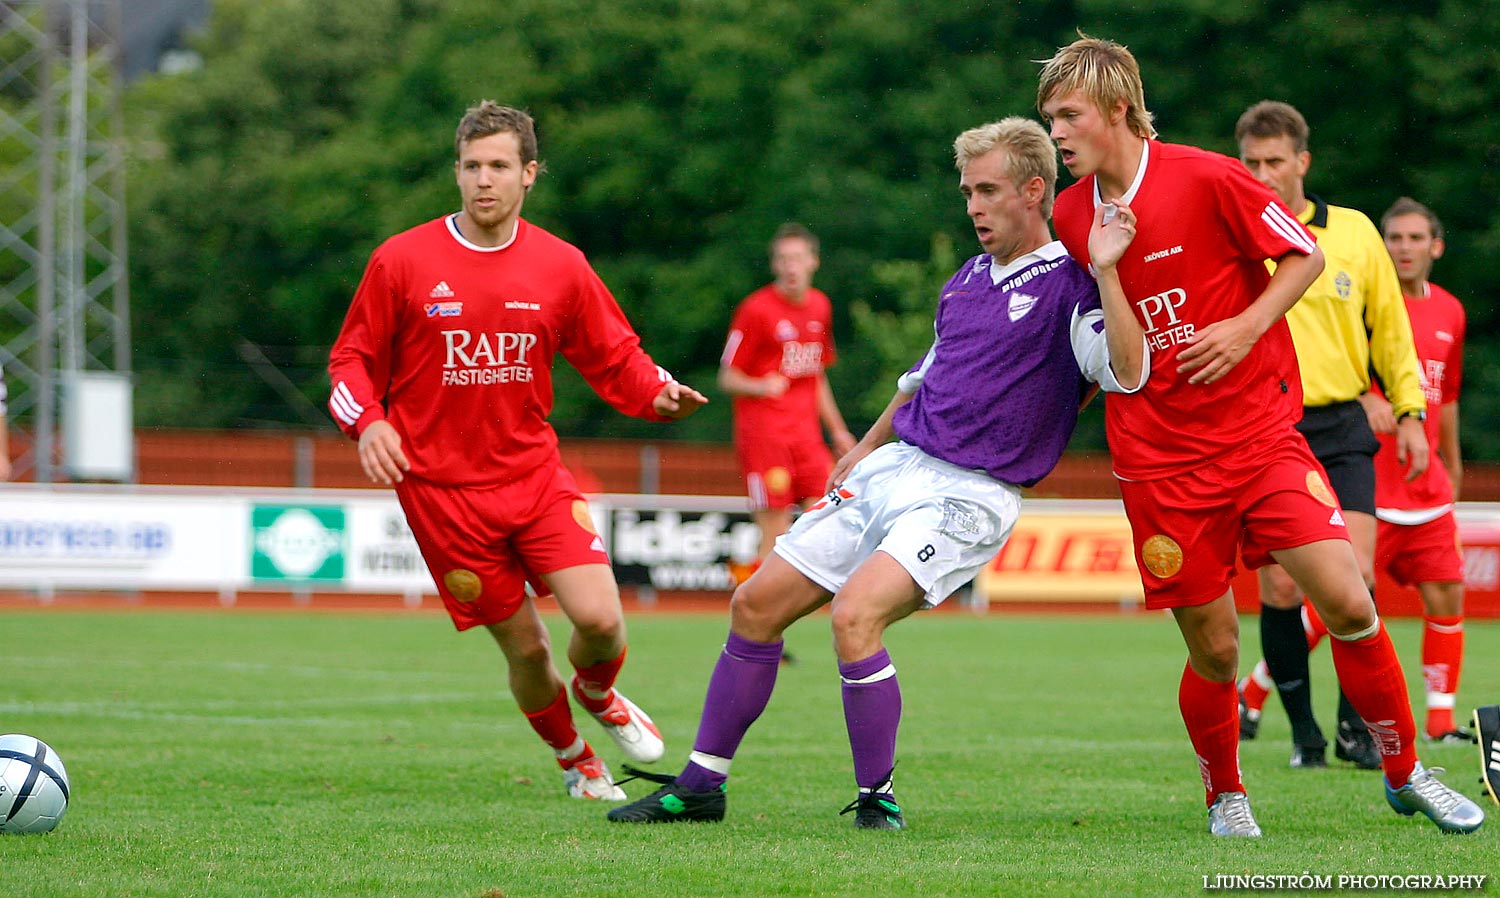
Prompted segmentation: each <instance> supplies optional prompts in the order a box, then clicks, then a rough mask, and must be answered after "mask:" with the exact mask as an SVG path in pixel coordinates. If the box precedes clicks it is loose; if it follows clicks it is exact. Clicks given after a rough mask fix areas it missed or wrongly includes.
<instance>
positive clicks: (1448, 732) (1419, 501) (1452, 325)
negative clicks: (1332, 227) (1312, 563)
mask: <svg viewBox="0 0 1500 898" xmlns="http://www.w3.org/2000/svg"><path fill="white" fill-rule="evenodd" d="M1380 230H1381V233H1382V234H1383V236H1384V237H1385V246H1386V249H1388V250H1389V251H1390V253H1391V259H1392V261H1394V262H1395V263H1396V275H1397V277H1399V278H1400V280H1401V293H1402V294H1403V296H1404V297H1405V299H1406V310H1407V314H1408V315H1409V316H1410V318H1411V326H1412V333H1413V335H1414V336H1415V338H1416V343H1417V358H1418V361H1419V362H1420V364H1421V371H1422V389H1423V392H1424V393H1426V397H1427V420H1426V427H1427V441H1428V444H1429V446H1430V447H1431V449H1432V452H1431V458H1432V461H1431V464H1430V466H1429V467H1428V469H1427V471H1426V472H1425V473H1424V474H1423V476H1421V477H1419V478H1417V479H1416V480H1410V479H1408V478H1407V477H1405V476H1403V472H1402V471H1401V469H1400V468H1399V466H1398V465H1397V464H1396V461H1395V454H1396V453H1395V450H1394V446H1393V443H1394V437H1393V436H1392V434H1391V431H1392V430H1393V429H1394V425H1395V417H1394V415H1393V414H1392V410H1391V404H1390V403H1389V402H1388V401H1386V399H1385V397H1384V396H1383V395H1382V394H1381V393H1380V392H1379V390H1378V386H1377V389H1376V390H1374V391H1372V392H1371V393H1370V394H1368V395H1367V397H1366V399H1365V402H1366V406H1367V408H1369V409H1371V413H1372V417H1373V416H1376V415H1378V416H1379V420H1380V421H1381V422H1382V424H1383V425H1384V426H1383V427H1382V428H1381V430H1380V432H1379V434H1378V436H1379V437H1380V444H1381V446H1380V452H1379V453H1377V454H1376V456H1375V515H1376V517H1377V518H1378V519H1379V536H1378V539H1377V541H1376V553H1375V555H1376V563H1377V565H1378V566H1379V567H1380V568H1381V569H1382V570H1384V571H1386V572H1387V573H1389V574H1390V575H1391V578H1392V579H1394V580H1395V581H1396V582H1397V583H1400V584H1402V585H1403V586H1416V588H1417V591H1418V592H1419V593H1421V596H1422V623H1423V627H1422V678H1423V680H1424V682H1425V686H1426V693H1427V722H1426V728H1425V729H1426V733H1425V735H1426V736H1427V737H1428V738H1429V739H1434V740H1438V741H1445V742H1468V741H1469V740H1470V733H1469V731H1468V730H1465V729H1463V728H1462V727H1459V726H1457V725H1456V724H1455V723H1454V719H1453V705H1454V700H1455V696H1456V694H1457V692H1458V676H1459V672H1460V670H1461V668H1462V666H1463V653H1464V563H1463V556H1462V555H1461V554H1460V553H1459V549H1458V522H1457V521H1456V520H1455V519H1454V516H1453V503H1455V502H1457V501H1458V497H1459V491H1460V487H1461V486H1462V483H1463V473H1464V467H1463V456H1462V453H1461V452H1460V450H1459V444H1458V394H1459V389H1460V388H1461V387H1462V386H1463V371H1464V335H1465V333H1466V329H1467V319H1466V316H1465V314H1464V307H1463V305H1462V304H1461V303H1460V302H1459V301H1458V299H1457V298H1455V297H1454V295H1453V294H1452V293H1449V292H1448V291H1447V290H1444V289H1443V288H1442V287H1439V286H1438V285H1437V284H1434V283H1432V282H1431V281H1429V280H1428V277H1429V276H1431V274H1432V263H1433V262H1434V261H1436V260H1437V259H1440V258H1442V256H1443V249H1444V246H1443V223H1442V222H1441V221H1439V220H1438V217H1437V215H1435V214H1433V212H1432V210H1431V209H1428V208H1427V207H1426V206H1424V205H1422V204H1421V203H1419V202H1417V201H1416V200H1414V199H1411V198H1410V197H1401V198H1400V199H1398V200H1396V202H1395V203H1393V204H1392V205H1391V207H1390V208H1389V209H1387V210H1386V212H1385V214H1384V215H1382V216H1381V218H1380Z"/></svg>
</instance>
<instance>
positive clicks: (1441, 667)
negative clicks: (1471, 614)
mask: <svg viewBox="0 0 1500 898" xmlns="http://www.w3.org/2000/svg"><path fill="white" fill-rule="evenodd" d="M1422 622H1423V624H1424V626H1423V627H1422V681H1423V683H1424V685H1425V687H1426V691H1427V735H1429V736H1441V735H1443V734H1444V733H1447V732H1451V731H1452V730H1453V729H1454V726H1455V725H1454V723H1453V704H1454V699H1455V697H1456V695H1457V693H1458V675H1459V672H1460V671H1461V669H1462V667H1463V658H1464V618H1463V615H1461V614H1460V615H1455V616H1453V617H1424V618H1423V619H1422Z"/></svg>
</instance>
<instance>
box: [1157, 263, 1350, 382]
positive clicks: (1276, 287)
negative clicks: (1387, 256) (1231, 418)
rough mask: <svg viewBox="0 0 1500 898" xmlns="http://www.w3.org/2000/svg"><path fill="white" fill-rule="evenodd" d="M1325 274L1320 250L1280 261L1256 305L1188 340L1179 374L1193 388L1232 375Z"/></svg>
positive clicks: (1179, 355)
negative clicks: (1186, 376) (1233, 370)
mask: <svg viewBox="0 0 1500 898" xmlns="http://www.w3.org/2000/svg"><path fill="white" fill-rule="evenodd" d="M1322 273H1323V251H1322V250H1321V249H1318V248H1317V247H1313V251H1312V253H1311V255H1306V256H1304V255H1302V254H1301V253H1296V252H1292V253H1287V254H1286V255H1284V256H1282V257H1281V258H1280V259H1277V260H1276V272H1275V273H1274V274H1272V275H1271V282H1270V283H1269V284H1267V285H1266V289H1265V291H1264V292H1262V293H1261V294H1260V296H1259V297H1257V298H1256V300H1255V302H1253V303H1251V304H1250V306H1249V307H1248V308H1246V309H1245V310H1244V311H1243V312H1241V313H1239V314H1238V315H1234V316H1231V317H1229V318H1225V319H1223V320H1222V321H1215V322H1213V323H1212V324H1210V325H1208V326H1207V327H1204V328H1200V329H1199V330H1198V331H1197V333H1195V334H1193V336H1192V337H1190V338H1188V345H1187V347H1186V348H1185V349H1183V350H1182V352H1180V353H1178V354H1177V360H1178V361H1179V362H1181V364H1179V365H1178V366H1177V371H1178V373H1181V374H1187V375H1189V376H1188V383H1193V384H1211V383H1213V382H1214V381H1216V380H1218V379H1219V378H1221V377H1223V376H1224V375H1226V374H1228V373H1229V372H1230V371H1231V370H1232V369H1233V368H1234V366H1235V365H1238V364H1239V363H1240V362H1241V361H1243V360H1244V358H1245V356H1247V355H1249V354H1250V350H1251V348H1253V347H1254V346H1255V342H1256V341H1257V340H1259V339H1260V337H1261V335H1262V334H1264V333H1265V332H1266V331H1267V330H1269V329H1270V327H1271V325H1273V324H1275V323H1276V322H1277V321H1278V320H1280V318H1281V317H1282V316H1283V315H1285V314H1286V312H1287V310H1288V309H1290V308H1291V307H1292V306H1293V305H1295V304H1296V302H1297V300H1299V299H1301V298H1302V294H1303V293H1306V292H1307V288H1308V287H1310V286H1312V282H1313V281H1315V280H1317V279H1318V275H1319V274H1322Z"/></svg>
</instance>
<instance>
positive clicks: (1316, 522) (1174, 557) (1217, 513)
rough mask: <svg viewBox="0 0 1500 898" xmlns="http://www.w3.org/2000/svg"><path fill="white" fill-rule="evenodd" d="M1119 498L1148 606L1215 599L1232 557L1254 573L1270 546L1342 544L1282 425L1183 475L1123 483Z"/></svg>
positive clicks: (1316, 483) (1322, 484)
mask: <svg viewBox="0 0 1500 898" xmlns="http://www.w3.org/2000/svg"><path fill="white" fill-rule="evenodd" d="M1120 493H1121V495H1122V496H1123V497H1124V499H1125V514H1126V516H1127V517H1128V518H1129V519H1130V530H1131V534H1132V536H1133V539H1134V541H1135V560H1136V566H1137V567H1138V568H1139V569H1140V574H1141V584H1142V585H1143V586H1144V587H1145V590H1146V607H1147V608H1153V609H1154V608H1183V607H1188V606H1192V605H1202V604H1204V603H1206V602H1211V601H1213V600H1214V599H1217V598H1218V597H1219V596H1221V595H1223V594H1224V593H1225V592H1226V591H1227V590H1228V589H1229V582H1230V580H1231V579H1233V577H1234V573H1235V564H1236V556H1237V555H1239V556H1242V557H1243V558H1244V561H1245V565H1246V566H1247V567H1249V568H1251V569H1254V568H1259V567H1264V566H1265V565H1267V564H1270V563H1271V552H1273V551H1275V550H1278V549H1291V548H1295V547H1297V546H1305V545H1307V544H1308V543H1314V542H1319V541H1321V540H1325V539H1342V540H1347V539H1348V538H1349V533H1348V531H1347V529H1346V528H1345V527H1344V517H1343V513H1342V511H1341V510H1340V508H1339V504H1338V499H1336V498H1335V497H1334V495H1333V490H1331V489H1329V487H1328V479H1327V477H1326V475H1325V474H1324V473H1323V468H1322V466H1321V465H1319V464H1318V461H1317V459H1315V458H1313V455H1312V452H1311V451H1310V450H1309V449H1308V448H1307V442H1306V441H1305V440H1303V438H1302V436H1301V434H1299V433H1297V432H1296V431H1295V430H1292V429H1291V428H1290V427H1288V428H1287V429H1286V432H1285V433H1284V434H1278V435H1275V436H1272V437H1270V438H1266V439H1262V440H1258V441H1256V442H1253V443H1250V444H1248V445H1246V446H1244V447H1243V448H1241V449H1240V450H1238V451H1236V452H1233V453H1231V454H1230V455H1228V456H1226V457H1224V458H1220V459H1217V460H1216V461H1214V462H1211V463H1209V464H1207V465H1203V466H1202V467H1199V468H1194V469H1193V470H1191V471H1188V472H1187V473H1185V474H1179V475H1176V476H1174V477H1167V478H1163V479H1161V480H1143V481H1129V480H1122V481H1120Z"/></svg>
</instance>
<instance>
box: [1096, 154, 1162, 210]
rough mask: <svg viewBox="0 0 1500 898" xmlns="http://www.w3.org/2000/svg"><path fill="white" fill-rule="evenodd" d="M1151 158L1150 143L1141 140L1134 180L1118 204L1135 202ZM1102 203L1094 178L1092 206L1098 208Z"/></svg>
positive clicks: (1097, 180)
mask: <svg viewBox="0 0 1500 898" xmlns="http://www.w3.org/2000/svg"><path fill="white" fill-rule="evenodd" d="M1150 158H1151V141H1149V140H1146V139H1145V138H1141V164H1140V165H1137V166H1136V168H1135V180H1133V181H1131V182H1130V189H1129V190H1127V191H1125V195H1124V196H1122V197H1120V202H1122V203H1124V204H1125V205H1127V206H1128V205H1130V204H1131V203H1133V202H1135V195H1136V193H1138V192H1139V191H1140V189H1141V182H1142V181H1144V180H1146V162H1147V161H1148V160H1149V159H1150ZM1103 202H1104V199H1103V197H1101V196H1100V195H1099V177H1098V176H1097V175H1096V176H1094V205H1095V206H1098V205H1100V204H1102V203H1103Z"/></svg>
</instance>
